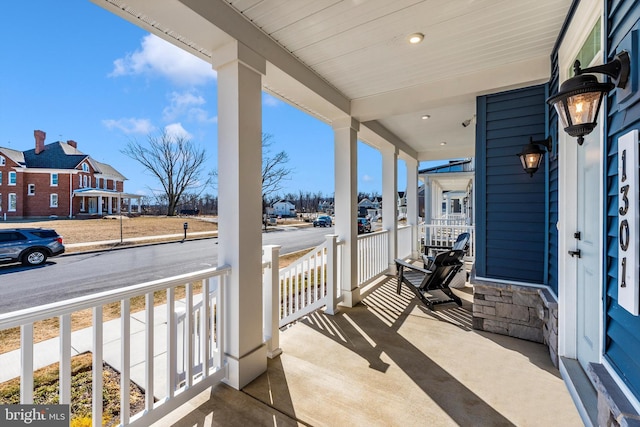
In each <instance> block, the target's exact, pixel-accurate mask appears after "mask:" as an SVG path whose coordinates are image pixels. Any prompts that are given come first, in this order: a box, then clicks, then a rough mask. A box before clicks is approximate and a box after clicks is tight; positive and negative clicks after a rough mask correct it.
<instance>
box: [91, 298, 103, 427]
mask: <svg viewBox="0 0 640 427" xmlns="http://www.w3.org/2000/svg"><path fill="white" fill-rule="evenodd" d="M102 336H103V333H102V305H99V306H96V307H93V372H92V383H91V386H92V393H91V420H92V424H93V427H101V426H102V371H103V367H102V363H103V359H102V355H103V349H102V345H103V344H102Z"/></svg>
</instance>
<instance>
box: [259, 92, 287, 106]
mask: <svg viewBox="0 0 640 427" xmlns="http://www.w3.org/2000/svg"><path fill="white" fill-rule="evenodd" d="M281 102H282V101H280V100H279V99H278V98H276V97H274V96H271V95H269V94H268V93H265V94H263V96H262V104H264V106H265V107H277V106H279V105H280V103H281Z"/></svg>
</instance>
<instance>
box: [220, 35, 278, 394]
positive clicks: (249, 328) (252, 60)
mask: <svg viewBox="0 0 640 427" xmlns="http://www.w3.org/2000/svg"><path fill="white" fill-rule="evenodd" d="M212 57H213V58H214V60H213V67H214V68H215V69H216V70H217V72H218V174H219V177H220V179H219V180H218V197H219V201H220V203H219V210H218V224H219V226H220V227H219V234H218V242H219V245H218V264H219V265H229V266H231V274H230V275H229V276H228V278H227V280H226V290H225V294H226V295H225V301H224V304H225V359H226V360H227V363H228V379H227V380H226V382H227V383H228V384H229V385H230V386H232V387H234V388H236V389H241V388H242V387H244V386H245V385H247V384H248V383H249V382H251V381H252V380H253V379H254V378H256V377H257V376H259V375H260V374H262V373H263V372H265V371H266V370H267V347H266V346H265V345H264V344H263V340H262V311H263V304H262V229H261V221H260V220H261V217H262V212H261V211H262V209H261V207H262V202H261V201H262V197H261V196H262V174H261V172H262V75H263V74H264V73H265V72H266V62H265V60H264V58H262V57H260V56H259V55H258V54H257V53H255V52H254V51H252V50H251V49H249V48H247V47H246V46H245V45H243V44H241V43H239V42H238V41H233V42H231V43H229V44H227V45H225V46H223V47H221V48H219V49H218V50H216V51H215V52H214V53H213V55H212Z"/></svg>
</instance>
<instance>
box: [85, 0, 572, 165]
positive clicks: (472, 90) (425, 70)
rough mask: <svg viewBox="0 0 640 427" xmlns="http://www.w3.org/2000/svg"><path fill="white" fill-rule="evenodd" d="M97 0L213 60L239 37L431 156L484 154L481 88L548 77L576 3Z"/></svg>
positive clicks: (316, 106) (308, 85)
mask: <svg viewBox="0 0 640 427" xmlns="http://www.w3.org/2000/svg"><path fill="white" fill-rule="evenodd" d="M92 1H93V2H95V3H96V4H98V5H100V6H102V7H104V8H106V9H108V10H111V11H112V12H114V13H116V14H118V15H120V16H123V17H124V18H125V19H127V20H129V21H132V22H134V23H135V24H136V25H139V26H141V27H143V28H145V29H147V30H149V31H151V32H152V33H154V34H156V35H158V36H160V37H162V38H164V39H166V40H168V41H170V42H172V43H174V44H176V45H178V46H181V47H183V48H185V49H186V50H188V51H191V52H192V53H194V54H196V55H197V56H199V57H201V58H203V59H205V60H207V61H212V58H214V57H215V51H216V49H218V48H219V47H221V46H223V45H225V44H226V43H228V42H230V41H231V40H233V39H237V40H239V41H240V42H242V43H244V44H245V45H247V46H249V47H251V48H252V49H253V50H255V51H256V52H259V53H260V54H261V55H263V56H264V57H265V58H266V59H267V61H268V64H267V74H266V76H265V78H264V80H263V82H264V89H265V91H267V92H269V93H271V94H273V95H275V96H277V97H279V98H281V99H283V100H286V101H287V102H290V103H292V104H294V105H296V106H298V107H299V108H302V109H304V110H306V111H307V112H309V113H311V114H312V115H314V116H316V117H318V118H320V119H321V120H324V121H326V122H328V123H330V122H332V121H333V120H335V119H337V118H340V117H342V116H344V115H345V114H350V115H351V116H353V117H354V118H355V119H357V120H359V121H360V122H362V123H364V125H365V127H366V129H364V130H363V132H362V135H361V138H362V139H363V140H365V141H366V142H368V143H370V144H371V145H373V146H380V145H381V144H384V142H382V140H383V139H384V140H385V141H388V142H391V143H393V144H395V145H396V146H398V147H399V148H400V150H401V151H403V152H404V153H406V154H409V155H412V156H417V157H418V159H419V160H430V159H447V158H454V157H468V156H473V155H474V138H475V131H474V129H475V126H474V124H475V121H474V120H473V118H474V114H475V97H476V96H478V95H482V94H487V93H493V92H497V91H503V90H508V89H514V88H518V87H523V86H527V85H531V84H537V83H543V82H545V81H547V80H548V77H549V73H550V62H549V55H550V52H551V49H552V46H553V43H554V42H555V40H556V38H557V35H558V33H559V31H560V27H561V26H562V23H563V21H564V17H565V15H566V13H567V10H568V8H569V5H570V3H571V0H518V1H517V2H514V1H512V0H459V1H451V0H422V1H419V0H395V1H388V0H367V1H361V0H346V1H339V0H296V1H295V2H294V1H278V0H166V1H163V2H157V1H154V0H92ZM416 32H420V33H423V34H424V35H425V38H424V41H423V42H422V43H420V44H418V45H411V44H409V43H407V36H408V35H409V34H412V33H416ZM425 114H428V115H430V116H431V118H430V119H428V120H422V119H421V116H422V115H425ZM467 120H470V121H471V123H470V124H471V125H470V126H467V127H464V126H462V123H463V122H465V121H467ZM381 134H382V135H384V138H380V135H381ZM443 142H446V144H441V143H443Z"/></svg>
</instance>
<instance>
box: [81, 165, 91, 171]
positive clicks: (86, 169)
mask: <svg viewBox="0 0 640 427" xmlns="http://www.w3.org/2000/svg"><path fill="white" fill-rule="evenodd" d="M82 171H83V172H89V165H88V164H86V163H83V164H82Z"/></svg>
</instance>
